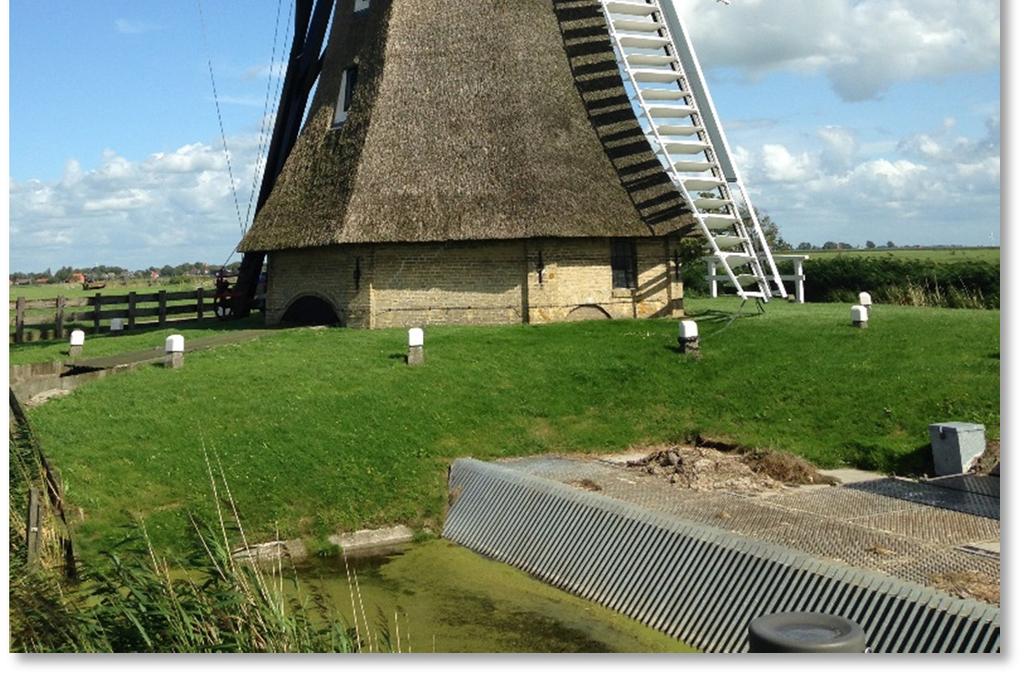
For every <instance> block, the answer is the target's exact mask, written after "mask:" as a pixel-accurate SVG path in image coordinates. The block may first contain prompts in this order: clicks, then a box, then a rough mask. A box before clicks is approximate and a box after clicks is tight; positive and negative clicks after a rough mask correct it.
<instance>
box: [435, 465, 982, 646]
mask: <svg viewBox="0 0 1024 677" xmlns="http://www.w3.org/2000/svg"><path fill="white" fill-rule="evenodd" d="M449 481H450V490H451V492H452V495H453V496H456V497H457V499H456V502H455V504H454V505H453V506H452V508H451V510H450V511H449V514H448V518H447V520H446V522H445V528H444V536H445V537H446V538H449V539H451V540H453V541H455V542H457V543H460V544H462V545H464V546H466V547H469V548H471V549H473V550H475V551H477V552H479V553H481V554H483V555H485V556H488V557H491V558H494V559H498V560H500V561H503V562H506V563H509V564H512V565H513V566H517V567H519V568H521V569H523V570H525V571H527V572H528V573H530V574H532V575H534V576H536V577H538V578H540V579H541V580H544V581H546V582H548V583H550V584H552V585H555V586H557V587H560V588H562V589H564V590H566V591H568V592H571V593H574V594H577V595H580V596H582V597H585V598H587V599H591V600H593V601H595V602H599V603H601V604H604V605H606V606H608V607H610V608H612V609H614V610H616V611H619V612H621V613H624V614H627V615H629V616H631V617H633V618H636V619H638V620H640V621H642V622H644V623H646V624H648V625H650V626H652V627H654V628H656V629H658V630H661V631H663V632H666V633H668V634H669V635H671V636H673V637H676V638H678V639H680V640H682V641H684V642H686V643H688V644H691V645H693V646H695V647H697V648H699V649H701V650H704V651H710V652H740V651H746V650H747V640H746V626H747V624H748V623H749V621H750V620H751V619H753V618H756V617H758V616H761V615H764V614H767V613H774V612H783V611H812V612H823V613H833V614H837V615H840V616H843V617H845V618H848V619H849V620H851V621H853V622H855V623H857V624H859V625H860V626H861V627H862V628H864V630H865V632H866V633H867V637H868V643H869V646H870V647H871V648H872V650H873V651H875V652H881V653H890V652H954V653H974V652H998V651H999V647H1000V632H999V613H1000V612H999V609H997V608H995V607H992V606H989V605H985V604H981V603H978V602H974V601H968V600H962V599H955V598H953V597H950V596H948V595H945V594H942V593H940V592H938V591H936V590H933V589H929V588H926V587H923V586H919V585H915V584H912V583H907V582H904V581H900V580H897V579H895V578H891V577H888V576H885V575H881V574H875V573H869V572H866V571H861V570H858V569H853V568H850V567H847V566H842V565H839V564H833V563H829V562H825V561H822V560H819V559H815V558H814V557H811V556H809V555H806V554H803V553H799V552H796V551H793V550H790V549H788V548H785V547H781V546H778V545H772V544H768V543H764V542H760V541H755V540H752V539H749V538H744V537H740V536H736V535H733V534H729V533H726V532H724V531H722V530H720V529H716V528H713V527H709V526H702V525H697V524H695V523H693V522H688V521H686V520H684V519H680V518H678V517H675V516H672V515H667V514H664V513H659V512H654V511H650V510H647V509H645V508H643V507H640V506H637V505H634V504H629V503H625V502H622V501H619V500H615V499H612V498H609V497H607V496H604V495H601V494H597V493H594V492H588V491H584V490H579V489H574V488H572V487H569V486H566V485H564V484H560V483H558V482H553V481H550V480H547V479H543V478H540V477H534V476H530V475H527V474H524V473H522V472H518V471H516V470H515V469H514V468H510V467H502V466H499V465H495V464H488V463H482V462H479V461H474V460H469V459H464V460H459V461H456V462H455V463H454V464H453V466H452V468H451V473H450V478H449Z"/></svg>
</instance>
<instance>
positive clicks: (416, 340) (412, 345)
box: [405, 327, 424, 365]
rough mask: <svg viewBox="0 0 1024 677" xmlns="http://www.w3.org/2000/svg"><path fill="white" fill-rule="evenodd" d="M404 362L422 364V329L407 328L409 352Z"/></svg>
mask: <svg viewBox="0 0 1024 677" xmlns="http://www.w3.org/2000/svg"><path fill="white" fill-rule="evenodd" d="M405 361H406V364H410V365H417V364H423V361H424V357H423V330H422V329H420V328H419V327H413V328H412V329H410V330H409V353H408V355H407V356H406V358H405Z"/></svg>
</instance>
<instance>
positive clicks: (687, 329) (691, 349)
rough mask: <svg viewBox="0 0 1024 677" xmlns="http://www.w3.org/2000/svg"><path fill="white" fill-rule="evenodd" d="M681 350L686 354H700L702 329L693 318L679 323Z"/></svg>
mask: <svg viewBox="0 0 1024 677" xmlns="http://www.w3.org/2000/svg"><path fill="white" fill-rule="evenodd" d="M679 351H680V352H681V353H683V354H684V355H700V329H699V328H698V327H697V323H696V322H694V321H693V320H683V321H682V322H680V323H679Z"/></svg>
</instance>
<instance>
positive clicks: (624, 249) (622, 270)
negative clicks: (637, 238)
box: [612, 238, 637, 289]
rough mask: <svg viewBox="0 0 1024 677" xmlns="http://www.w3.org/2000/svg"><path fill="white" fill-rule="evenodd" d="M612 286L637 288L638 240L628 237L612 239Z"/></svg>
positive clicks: (616, 287)
mask: <svg viewBox="0 0 1024 677" xmlns="http://www.w3.org/2000/svg"><path fill="white" fill-rule="evenodd" d="M612 287H613V288H615V289H636V287H637V280H636V242H634V241H633V240H630V239H626V238H615V239H613V240H612Z"/></svg>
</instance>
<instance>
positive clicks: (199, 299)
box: [196, 287, 203, 320]
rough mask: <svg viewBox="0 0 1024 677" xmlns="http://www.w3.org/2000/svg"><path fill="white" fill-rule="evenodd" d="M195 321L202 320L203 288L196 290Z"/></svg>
mask: <svg viewBox="0 0 1024 677" xmlns="http://www.w3.org/2000/svg"><path fill="white" fill-rule="evenodd" d="M196 319H197V320H201V319H203V288H202V287H199V288H198V289H196Z"/></svg>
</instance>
